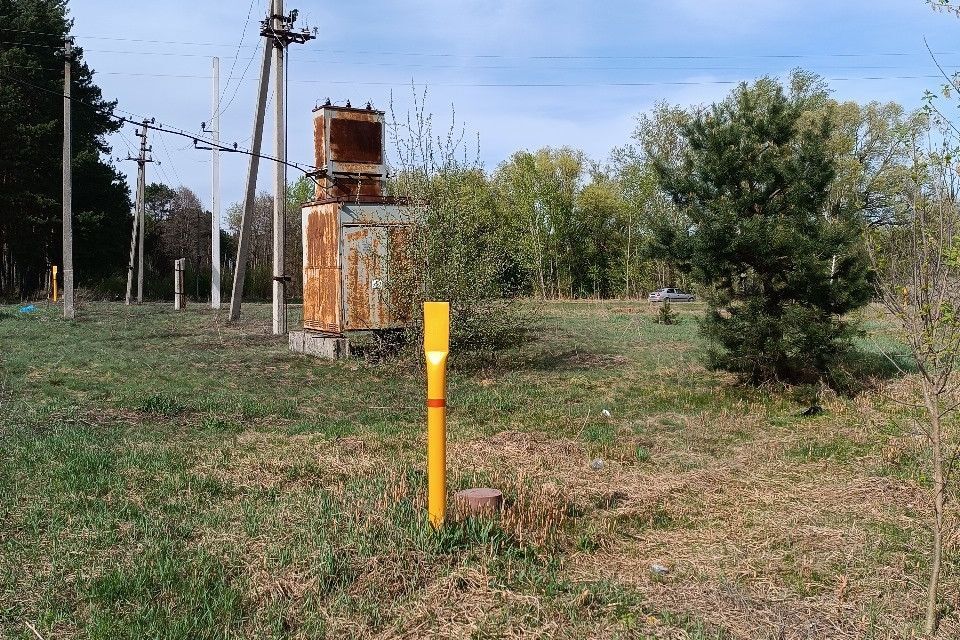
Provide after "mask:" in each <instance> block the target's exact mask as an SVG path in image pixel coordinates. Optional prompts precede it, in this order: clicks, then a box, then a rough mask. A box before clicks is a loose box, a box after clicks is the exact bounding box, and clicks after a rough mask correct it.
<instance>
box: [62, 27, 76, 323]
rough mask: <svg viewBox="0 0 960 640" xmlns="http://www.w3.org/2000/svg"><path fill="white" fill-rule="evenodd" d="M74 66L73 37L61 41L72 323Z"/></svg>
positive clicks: (67, 309) (66, 271)
mask: <svg viewBox="0 0 960 640" xmlns="http://www.w3.org/2000/svg"><path fill="white" fill-rule="evenodd" d="M72 65H73V38H71V37H69V36H67V37H66V38H65V39H64V41H63V317H64V318H66V319H67V320H72V319H73V318H74V315H75V313H76V311H75V308H74V304H73V171H72V165H71V162H72V160H71V156H72V151H71V138H70V136H71V135H72V132H71V127H70V106H71V105H70V101H71V100H72V98H71V97H70V96H71V93H70V88H71V85H72V82H71V80H70V71H71V67H72Z"/></svg>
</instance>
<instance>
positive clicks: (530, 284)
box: [0, 0, 924, 299]
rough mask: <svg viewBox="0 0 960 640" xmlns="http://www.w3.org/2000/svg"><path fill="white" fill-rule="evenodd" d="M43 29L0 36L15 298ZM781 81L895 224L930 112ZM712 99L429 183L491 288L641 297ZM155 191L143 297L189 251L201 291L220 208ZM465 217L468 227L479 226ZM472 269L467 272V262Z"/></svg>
mask: <svg viewBox="0 0 960 640" xmlns="http://www.w3.org/2000/svg"><path fill="white" fill-rule="evenodd" d="M14 5H16V6H14ZM0 10H3V11H6V12H7V13H9V14H10V15H11V16H13V20H14V24H12V27H13V28H17V29H23V30H26V31H33V32H37V33H41V34H64V35H65V34H66V33H67V32H68V31H69V27H70V21H69V19H68V18H67V16H66V12H65V5H64V3H62V2H58V1H56V0H31V2H27V3H23V2H13V0H0ZM42 38H44V39H45V40H44V43H45V44H48V45H49V46H43V47H40V46H26V45H27V44H29V43H26V42H18V41H17V39H16V38H12V39H11V40H10V41H4V42H2V43H0V72H2V73H3V74H4V75H5V76H6V75H10V76H11V77H13V78H14V80H16V81H9V82H8V81H5V82H2V83H0V138H2V144H0V297H3V298H6V299H27V298H30V297H34V296H38V295H43V294H44V292H45V291H46V289H47V287H48V286H49V282H48V274H49V267H50V266H51V265H52V264H56V263H58V262H59V260H60V255H61V246H60V217H61V202H60V199H61V198H60V179H59V175H60V166H59V165H60V154H59V149H60V145H61V143H62V140H61V118H62V100H61V99H59V98H58V95H59V94H60V93H61V91H62V72H61V71H59V68H60V67H61V66H62V61H61V60H59V59H58V58H57V53H56V47H55V45H57V44H59V43H60V42H61V41H62V39H61V38H58V37H57V36H56V35H43V36H42ZM47 41H49V42H47ZM76 53H77V58H76V62H75V63H74V78H75V86H74V95H75V96H76V97H77V100H76V101H75V102H74V130H73V137H74V140H73V149H74V158H73V163H74V181H75V185H76V187H75V189H74V199H75V201H74V203H73V207H74V215H75V221H74V226H75V230H74V233H75V254H76V272H77V273H76V277H77V284H78V286H80V287H81V288H84V289H87V290H88V291H91V292H92V293H93V295H96V296H99V297H104V298H117V297H119V296H120V295H122V290H123V285H124V281H125V274H126V269H127V262H128V251H129V236H130V231H131V226H132V220H133V216H132V211H131V209H132V205H131V200H130V191H129V188H128V186H127V185H126V183H125V181H124V179H123V177H122V175H121V174H120V173H119V172H118V170H117V167H116V166H115V165H114V164H112V162H111V161H110V160H109V154H110V151H111V149H110V148H109V147H108V145H107V143H106V135H107V134H109V133H111V132H113V131H115V130H117V129H118V128H119V126H120V124H119V123H118V122H117V121H116V120H115V119H112V118H110V117H108V116H107V115H106V114H107V113H108V112H109V111H110V109H111V108H112V106H113V104H114V103H111V102H108V101H106V100H104V98H103V97H102V95H101V92H100V90H99V89H98V88H97V87H96V85H95V83H94V81H93V72H92V70H90V69H89V67H88V66H87V65H86V63H85V62H84V61H83V50H82V48H79V47H78V48H77V49H76ZM41 89H43V90H41ZM788 94H789V95H790V96H791V99H797V100H800V101H801V102H802V107H801V111H802V116H801V118H800V120H801V122H802V123H805V122H810V123H812V122H815V121H819V120H821V119H824V118H826V119H828V120H829V121H830V123H831V124H830V134H829V136H828V137H827V138H826V139H825V140H824V141H823V145H824V148H825V149H826V152H827V153H828V154H829V155H830V157H831V158H832V161H833V163H834V165H835V167H836V175H835V176H834V177H833V178H832V179H831V184H830V193H829V199H830V201H831V203H833V204H832V205H830V206H836V205H837V204H842V205H843V207H845V208H846V209H852V210H856V211H857V212H858V215H859V216H860V218H861V219H862V220H863V221H864V223H865V224H867V225H882V224H884V223H885V222H886V221H887V220H889V218H890V217H891V216H892V215H893V209H894V208H895V206H896V205H895V202H894V198H893V197H892V195H891V194H892V192H893V191H895V190H896V188H897V185H898V184H900V181H901V175H900V174H901V173H902V171H903V167H904V163H905V154H906V153H907V151H908V148H909V145H908V144H906V141H907V140H908V139H910V137H911V136H914V137H915V136H920V135H923V130H924V129H923V127H924V123H923V120H922V118H921V117H919V116H917V115H914V114H908V113H905V111H904V109H903V108H901V107H900V106H899V105H897V104H895V103H887V104H881V103H869V104H857V103H853V102H839V101H836V100H834V99H833V98H831V97H830V94H829V91H828V89H827V87H826V85H825V83H824V81H823V80H822V79H820V78H819V77H817V76H815V75H813V74H810V73H805V72H802V71H799V72H795V73H794V74H792V76H791V78H790V82H789V87H788ZM705 109H706V107H705V106H702V105H694V106H682V105H669V104H665V103H662V104H658V105H656V106H655V107H654V108H652V109H650V110H649V111H646V112H644V113H641V114H640V115H639V116H638V117H637V120H636V126H635V128H634V131H633V132H632V135H631V136H630V139H629V140H627V141H625V143H624V144H623V145H622V146H620V147H618V148H616V149H613V150H612V152H611V153H610V155H609V157H608V158H607V159H605V160H603V161H597V160H592V159H590V158H589V157H587V155H586V154H585V153H584V152H582V151H580V150H578V149H574V148H571V147H567V146H559V147H546V148H542V149H538V150H521V151H517V152H516V153H514V154H513V155H511V156H510V157H509V158H507V159H506V160H504V161H503V162H501V163H500V164H499V165H497V166H495V167H493V168H490V169H487V168H485V167H483V166H482V165H481V164H480V163H479V162H467V161H463V160H457V161H451V160H448V161H447V162H446V164H445V165H444V166H439V165H438V166H437V167H435V169H436V171H434V172H433V173H431V174H430V180H437V179H438V176H442V182H444V183H446V184H447V188H446V190H445V191H444V192H443V193H445V194H454V193H455V194H456V196H457V197H458V198H459V199H460V200H461V202H459V203H455V206H452V207H451V208H450V209H449V211H448V212H447V214H445V215H446V216H447V217H448V218H449V220H448V221H447V222H445V224H447V223H448V224H447V228H448V231H450V230H455V231H457V233H458V234H460V236H462V237H463V239H464V241H466V242H474V243H476V244H477V248H475V249H474V250H473V252H474V253H475V254H476V253H477V251H478V250H479V251H480V252H481V253H482V254H483V256H484V257H485V265H484V274H483V277H484V278H486V279H488V280H489V282H486V284H485V287H486V288H487V290H489V291H490V292H491V294H496V295H498V296H508V297H509V296H517V295H522V296H535V297H538V298H543V299H555V298H586V297H593V298H610V297H625V298H633V297H642V296H644V295H646V293H647V292H649V291H650V290H652V289H655V288H658V287H662V286H677V287H681V288H684V287H690V286H691V285H692V280H691V277H690V273H689V271H687V270H684V269H682V268H681V266H682V263H683V260H684V256H683V255H678V254H677V251H681V248H680V247H679V245H677V244H676V243H675V242H673V241H672V240H671V239H672V238H674V239H675V238H678V237H680V236H681V235H682V234H683V233H684V232H685V229H686V227H687V225H688V224H689V222H690V221H689V219H688V218H687V217H686V214H685V213H684V212H683V211H682V209H681V208H680V207H678V206H677V204H676V202H674V200H673V199H672V197H671V196H670V193H669V192H668V190H667V189H666V188H665V185H664V183H663V180H662V176H663V172H662V171H661V170H660V168H662V167H669V166H677V164H678V163H679V162H680V159H681V158H682V156H683V154H684V153H685V150H686V148H687V145H688V141H687V138H686V137H685V135H684V130H685V128H686V127H688V126H689V125H690V123H691V122H692V121H693V120H694V119H696V118H697V117H698V116H699V115H700V114H702V113H704V111H705ZM804 126H806V125H804ZM399 142H400V141H399V140H395V141H394V147H395V149H394V154H393V155H394V156H400V155H402V154H401V150H400V148H399V146H398V145H399ZM394 165H395V166H394V174H395V175H394V178H393V182H392V185H391V186H392V188H393V190H394V192H395V193H397V194H398V195H404V196H408V197H413V198H416V197H418V194H421V192H424V189H423V188H422V187H421V186H420V185H419V184H418V183H417V181H416V180H410V179H408V178H409V176H404V172H405V171H409V170H413V169H416V167H410V166H405V164H404V162H403V160H402V159H401V158H399V157H395V159H394ZM421 182H422V181H421ZM434 186H435V185H434ZM431 188H432V187H431ZM434 191H435V192H434V193H433V197H434V198H437V197H438V193H437V192H436V190H435V189H434ZM311 192H312V185H311V184H310V182H309V181H308V180H306V179H302V180H300V181H299V182H297V183H294V184H292V185H291V186H290V189H289V193H288V218H289V219H288V224H287V236H288V249H287V256H288V258H287V261H288V265H287V274H288V275H290V276H291V277H292V278H293V279H294V281H293V282H292V283H291V287H290V291H291V297H292V298H296V297H297V296H298V295H299V290H300V289H299V286H298V285H299V279H300V277H301V275H300V262H299V259H300V251H301V249H300V238H299V233H300V223H299V207H300V204H301V203H302V202H303V201H304V200H306V199H309V194H310V193H311ZM146 206H147V227H146V235H147V242H146V247H145V252H146V261H147V269H146V293H147V296H148V297H150V298H155V299H166V298H169V297H170V295H171V294H172V291H171V287H172V285H171V283H170V282H171V278H170V275H169V274H170V269H171V266H170V265H171V264H172V260H174V259H175V258H178V257H185V258H187V264H188V274H187V283H188V287H187V288H188V290H189V293H190V294H191V295H192V296H194V297H196V298H198V299H205V298H206V297H207V296H209V271H210V252H209V230H210V214H209V211H208V210H206V209H205V208H204V206H203V205H202V203H201V202H200V200H199V198H197V196H196V194H195V193H193V192H192V191H191V190H190V189H189V188H188V187H186V186H183V185H172V184H171V185H165V184H159V183H158V184H151V185H149V188H148V193H147V205H146ZM237 206H238V205H236V204H235V205H233V208H232V209H231V210H230V211H228V216H227V218H228V220H234V221H235V220H236V218H237V216H238V210H237ZM271 206H272V198H271V196H269V195H267V194H260V195H259V196H258V198H257V205H256V207H255V212H254V216H255V223H254V236H253V252H252V265H251V266H252V268H251V271H250V275H249V276H248V277H249V280H248V283H247V285H248V286H247V291H248V292H249V293H250V296H251V298H253V299H258V298H267V297H269V288H270V281H271V273H270V268H269V264H270V262H271V256H270V252H271V244H270V239H269V238H270V235H271V234H272V229H271V223H270V216H269V215H268V212H269V210H270V208H271ZM257 221H260V223H258V222H257ZM261 223H262V224H261ZM462 231H469V232H470V234H469V237H468V236H465V235H464V234H463V233H462ZM481 235H482V237H481ZM235 238H236V224H233V225H232V226H231V225H229V224H228V225H226V229H225V232H224V235H223V237H222V241H221V242H222V244H221V246H222V248H223V251H222V258H223V262H224V264H223V265H222V272H223V273H224V277H225V278H227V279H229V278H230V277H231V273H232V260H233V257H234V251H233V248H234V247H235V242H236V240H235ZM464 269H465V272H464V276H466V275H468V274H469V273H470V270H471V267H470V266H469V265H464Z"/></svg>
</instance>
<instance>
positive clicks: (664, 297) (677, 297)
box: [650, 289, 694, 302]
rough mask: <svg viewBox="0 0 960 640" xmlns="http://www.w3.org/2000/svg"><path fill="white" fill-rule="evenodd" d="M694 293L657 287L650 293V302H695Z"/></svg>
mask: <svg viewBox="0 0 960 640" xmlns="http://www.w3.org/2000/svg"><path fill="white" fill-rule="evenodd" d="M693 299H694V298H693V294H692V293H684V292H683V291H680V290H679V289H657V290H656V291H653V292H651V293H650V302H693Z"/></svg>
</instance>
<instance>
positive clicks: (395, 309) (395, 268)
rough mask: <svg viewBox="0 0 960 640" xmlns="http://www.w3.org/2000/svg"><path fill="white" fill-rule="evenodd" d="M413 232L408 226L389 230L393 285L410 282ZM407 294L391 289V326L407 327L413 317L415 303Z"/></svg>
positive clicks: (389, 257) (389, 269) (389, 253)
mask: <svg viewBox="0 0 960 640" xmlns="http://www.w3.org/2000/svg"><path fill="white" fill-rule="evenodd" d="M412 235H413V230H412V229H411V227H410V226H408V225H393V226H391V227H390V228H389V239H390V244H389V251H388V253H387V255H388V265H387V268H388V271H389V274H390V279H391V283H400V282H409V281H410V277H411V269H412V268H413V262H412V260H411V258H410V242H411V238H412ZM405 293H406V292H403V291H399V290H396V289H393V288H391V289H390V294H391V295H390V300H389V305H390V317H389V319H388V322H389V323H390V325H391V326H405V325H407V324H409V322H410V319H411V318H412V317H413V301H412V298H411V297H410V296H409V295H406V296H405V295H404V294H405Z"/></svg>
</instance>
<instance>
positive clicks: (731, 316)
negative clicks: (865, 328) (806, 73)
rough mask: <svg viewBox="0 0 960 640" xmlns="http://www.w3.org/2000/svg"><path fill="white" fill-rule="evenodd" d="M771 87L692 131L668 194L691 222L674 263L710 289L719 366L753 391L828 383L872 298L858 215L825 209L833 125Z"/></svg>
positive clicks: (713, 113) (746, 89)
mask: <svg viewBox="0 0 960 640" xmlns="http://www.w3.org/2000/svg"><path fill="white" fill-rule="evenodd" d="M803 110H804V109H803V102H802V100H799V99H797V98H788V97H787V96H786V95H785V93H784V91H783V88H782V87H781V86H780V84H779V83H777V82H776V81H774V80H770V79H762V80H760V81H758V82H757V83H756V84H754V85H753V86H747V85H745V84H744V85H741V86H740V87H739V88H737V89H736V90H734V91H733V92H732V94H731V95H730V96H729V97H728V98H727V99H726V100H724V101H723V102H721V103H719V104H715V105H713V106H712V107H711V108H710V109H708V110H706V111H705V112H703V113H700V114H698V115H697V117H695V118H694V119H693V121H692V122H691V123H690V124H688V125H687V126H686V127H685V130H684V137H685V139H686V141H687V143H688V148H687V150H686V152H685V153H684V157H683V161H682V163H681V164H680V165H679V166H678V167H676V168H671V167H670V166H667V165H664V164H660V165H659V166H658V172H659V174H660V179H661V180H662V182H663V185H664V187H665V189H666V190H667V192H668V193H669V194H670V195H671V196H672V198H673V199H674V201H675V202H676V204H677V205H678V206H679V207H680V208H681V209H682V210H683V211H684V212H685V213H686V215H687V216H689V219H690V226H689V229H688V232H687V233H686V234H682V235H680V236H679V237H677V238H674V239H673V241H672V242H671V244H672V252H673V255H682V256H684V257H685V263H686V265H685V266H686V268H687V269H688V270H689V271H690V273H691V275H692V276H693V278H694V279H695V280H696V281H698V282H700V283H702V284H703V285H704V287H705V288H706V294H707V300H708V303H709V304H708V310H707V313H706V316H705V318H704V320H703V322H702V325H701V326H702V330H703V332H704V334H705V335H706V337H707V338H708V339H709V340H710V341H711V343H712V345H713V346H712V351H711V359H712V360H713V362H714V364H716V365H718V366H720V367H722V368H725V369H728V370H731V371H734V372H737V373H739V374H742V375H744V376H745V377H747V378H749V379H751V380H753V381H755V382H763V381H772V380H784V381H810V380H815V379H822V378H823V377H825V376H826V377H829V376H830V374H831V372H832V369H833V366H834V365H835V364H836V363H837V362H838V361H839V359H840V358H841V356H842V355H843V354H844V352H845V351H847V350H848V349H849V347H850V339H851V337H852V334H853V330H852V328H851V325H850V324H849V323H848V322H847V321H845V320H844V315H845V314H847V313H848V312H850V311H852V310H854V309H857V308H859V307H861V306H862V305H864V304H866V303H867V302H868V301H869V299H870V294H871V285H870V281H869V275H870V273H869V267H868V260H867V257H866V253H865V249H864V246H863V244H862V240H861V238H862V235H861V233H860V231H861V229H860V225H859V222H858V218H857V216H856V212H855V211H851V210H848V209H844V208H842V207H841V206H839V205H836V206H834V207H832V208H830V207H828V203H829V201H830V200H829V194H830V189H831V185H832V181H833V179H834V175H835V168H834V160H833V157H832V155H831V153H830V150H829V148H828V145H827V142H828V140H829V138H830V133H831V131H830V124H829V122H828V121H827V120H826V119H822V120H821V121H820V122H819V123H818V124H817V126H804V127H800V126H798V125H799V122H800V118H801V115H802V114H803Z"/></svg>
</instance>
